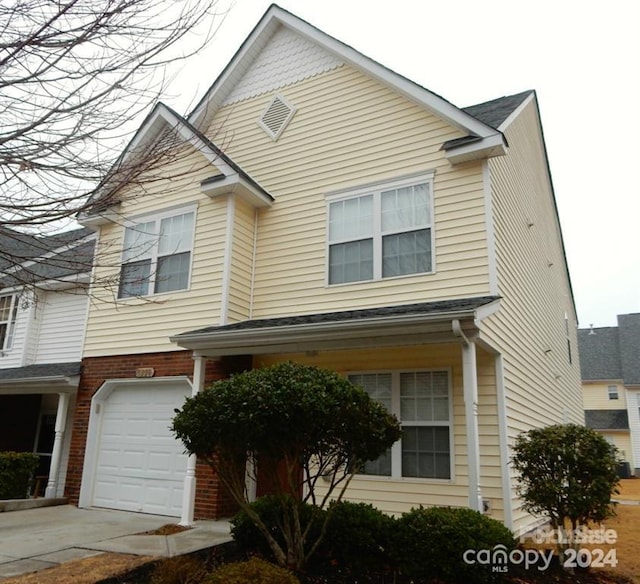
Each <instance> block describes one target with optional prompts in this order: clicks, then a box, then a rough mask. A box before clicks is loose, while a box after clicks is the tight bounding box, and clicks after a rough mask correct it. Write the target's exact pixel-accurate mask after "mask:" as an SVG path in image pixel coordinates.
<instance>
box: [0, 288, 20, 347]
mask: <svg viewBox="0 0 640 584" xmlns="http://www.w3.org/2000/svg"><path fill="white" fill-rule="evenodd" d="M17 317H18V299H17V296H16V295H15V294H5V295H3V296H0V334H1V336H0V350H3V351H7V350H9V349H11V348H12V347H13V340H14V336H15V328H16V319H17Z"/></svg>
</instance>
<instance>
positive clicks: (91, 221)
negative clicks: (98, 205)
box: [76, 207, 120, 232]
mask: <svg viewBox="0 0 640 584" xmlns="http://www.w3.org/2000/svg"><path fill="white" fill-rule="evenodd" d="M119 217H120V214H119V213H118V212H117V211H116V210H115V209H113V208H112V207H109V208H108V209H105V210H104V211H100V213H96V214H95V215H78V217H76V221H77V222H78V223H80V225H82V226H83V227H88V228H89V229H92V230H93V231H95V232H98V231H100V227H102V226H103V225H108V224H110V223H116V222H117V221H118V219H119Z"/></svg>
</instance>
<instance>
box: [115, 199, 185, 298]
mask: <svg viewBox="0 0 640 584" xmlns="http://www.w3.org/2000/svg"><path fill="white" fill-rule="evenodd" d="M195 219H196V207H195V205H192V206H189V207H181V208H178V209H176V208H173V209H167V210H164V211H162V212H158V213H154V214H150V215H145V216H142V217H139V218H136V219H135V220H132V221H129V222H128V223H127V224H126V225H125V230H124V236H123V243H122V263H121V268H120V283H119V287H118V298H121V299H123V298H132V297H138V296H150V295H154V294H163V293H166V292H174V291H180V290H187V289H188V288H189V285H190V280H191V263H192V256H193V241H194V225H195Z"/></svg>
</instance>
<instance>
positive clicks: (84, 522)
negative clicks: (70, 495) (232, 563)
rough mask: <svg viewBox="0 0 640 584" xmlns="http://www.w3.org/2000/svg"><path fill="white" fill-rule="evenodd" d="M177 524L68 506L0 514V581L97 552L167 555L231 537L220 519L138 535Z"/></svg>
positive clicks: (174, 520)
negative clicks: (167, 532) (175, 530)
mask: <svg viewBox="0 0 640 584" xmlns="http://www.w3.org/2000/svg"><path fill="white" fill-rule="evenodd" d="M177 522H178V519H177V518H174V517H161V516H159V515H144V514H142V513H129V512H126V511H113V510H109V509H78V508H77V507H74V506H72V505H59V506H55V507H41V508H37V509H28V510H24V511H12V512H6V513H0V580H1V579H2V578H8V577H10V576H17V575H19V574H25V573H27V572H36V571H38V570H43V569H45V568H50V567H52V566H56V565H58V564H61V563H63V562H68V561H70V560H76V559H80V558H86V557H89V556H92V555H96V554H99V553H101V552H117V553H126V554H136V555H141V556H163V557H170V556H177V555H181V554H187V553H191V552H194V551H197V550H201V549H205V548H208V547H212V546H214V545H218V544H221V543H225V542H227V541H230V540H231V537H230V535H229V524H228V523H227V522H226V521H198V522H196V525H195V526H194V527H193V528H192V529H189V530H187V531H183V532H181V533H176V534H174V535H140V534H141V533H142V532H145V531H152V530H154V529H157V528H159V527H162V526H163V525H166V524H169V523H177Z"/></svg>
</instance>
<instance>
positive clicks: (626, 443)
mask: <svg viewBox="0 0 640 584" xmlns="http://www.w3.org/2000/svg"><path fill="white" fill-rule="evenodd" d="M599 433H600V434H602V435H603V436H604V437H605V438H606V439H607V441H608V442H610V443H611V444H613V445H614V446H615V447H616V448H617V449H618V451H619V452H618V457H619V458H620V460H624V461H627V462H630V463H631V466H632V467H633V447H632V446H631V434H630V432H629V430H620V431H618V432H599ZM631 471H632V472H633V468H632V469H631Z"/></svg>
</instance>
